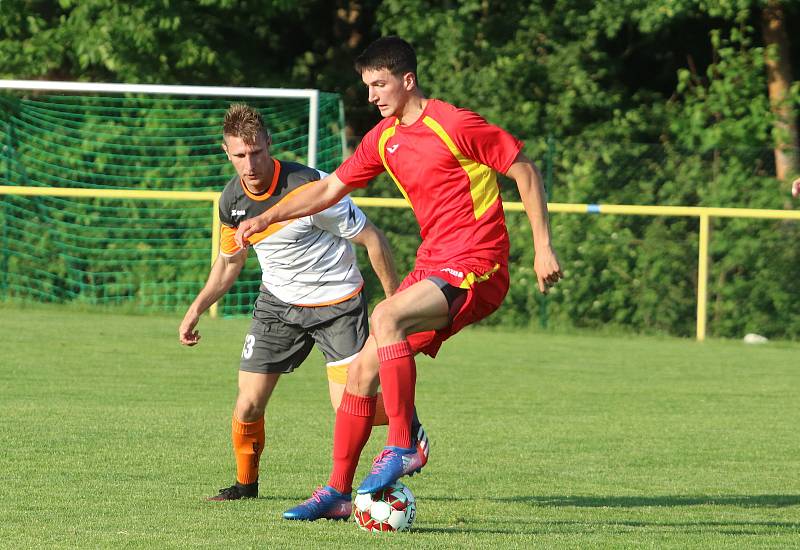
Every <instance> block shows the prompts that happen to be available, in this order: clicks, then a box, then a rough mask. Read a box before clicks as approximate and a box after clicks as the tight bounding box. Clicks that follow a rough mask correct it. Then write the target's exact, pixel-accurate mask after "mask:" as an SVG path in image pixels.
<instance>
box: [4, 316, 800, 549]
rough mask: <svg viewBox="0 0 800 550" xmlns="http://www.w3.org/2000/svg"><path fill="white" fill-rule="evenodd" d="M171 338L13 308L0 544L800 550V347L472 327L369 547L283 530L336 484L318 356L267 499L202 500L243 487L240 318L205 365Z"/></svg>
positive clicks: (294, 401)
mask: <svg viewBox="0 0 800 550" xmlns="http://www.w3.org/2000/svg"><path fill="white" fill-rule="evenodd" d="M178 322H179V318H177V317H176V318H164V317H143V316H124V315H109V314H100V313H81V312H75V311H70V310H66V309H59V308H49V307H36V308H24V309H21V308H18V307H16V306H9V305H5V306H2V305H0V346H2V347H0V546H2V547H6V548H26V547H41V548H44V547H47V548H53V547H62V548H65V547H66V548H74V547H126V548H140V547H141V548H167V547H173V548H179V547H215V548H239V547H244V548H250V547H253V548H255V547H259V548H306V547H307V548H311V547H315V548H362V547H365V546H368V547H387V548H493V549H494V548H530V547H549V548H554V547H557V548H578V547H581V548H595V547H614V548H619V547H637V548H640V547H655V548H664V547H699V546H703V547H708V548H720V547H729V548H752V547H772V548H785V547H791V546H798V545H800V435H799V434H798V427H799V426H800V406H798V405H799V404H800V345H798V344H797V343H769V344H767V345H763V346H746V345H744V344H742V343H740V342H729V341H710V342H706V343H704V344H698V343H696V342H693V341H689V340H679V339H668V338H663V339H660V338H644V337H633V336H620V337H615V336H592V335H549V334H541V333H526V332H499V331H490V330H481V329H474V330H467V331H465V332H464V333H462V334H460V335H459V336H458V337H456V338H455V339H454V340H453V341H451V342H450V343H449V344H448V345H447V346H446V347H445V349H444V350H443V351H442V353H441V355H440V357H439V358H438V359H437V360H436V361H430V360H428V359H422V360H420V361H419V381H418V386H417V395H418V398H417V404H418V408H419V412H420V416H421V418H422V420H423V422H424V423H425V425H426V427H427V429H428V432H429V434H430V436H431V449H432V450H431V462H430V463H429V465H428V466H427V468H426V469H425V470H424V471H423V473H422V475H420V476H416V477H414V478H411V479H410V480H408V485H409V486H410V487H411V489H412V490H413V491H414V493H415V494H416V496H417V499H418V517H417V523H416V524H415V530H414V531H413V532H411V533H398V534H394V535H391V534H389V535H370V534H368V533H363V532H361V531H359V530H358V529H357V528H356V526H355V524H354V523H353V522H346V523H334V522H316V523H310V524H309V523H295V522H287V521H284V520H282V519H281V513H282V512H283V510H284V509H286V508H288V507H289V506H292V505H294V504H296V503H297V502H299V501H300V500H302V499H304V498H306V497H307V496H308V495H309V493H310V492H311V490H312V489H313V488H314V487H315V486H316V485H317V484H320V483H322V482H324V481H325V480H326V479H327V473H328V470H329V463H330V459H329V456H330V452H331V451H330V448H331V437H332V435H331V431H332V426H333V412H332V411H331V409H330V404H329V403H328V400H327V390H326V381H325V380H326V379H325V374H324V369H323V368H322V367H321V363H322V362H321V356H320V355H318V354H317V353H316V352H315V353H314V354H312V356H311V358H310V359H309V361H307V362H306V364H305V365H304V366H303V367H302V368H301V369H300V370H299V371H298V372H296V373H295V374H293V375H291V376H287V377H286V378H285V379H284V380H283V381H282V382H281V384H280V385H279V386H278V388H277V390H276V393H275V395H274V396H273V399H272V402H271V403H270V406H269V408H268V413H267V450H266V452H265V455H264V457H263V458H262V480H261V495H262V496H261V497H260V498H259V499H257V500H250V501H239V502H228V503H209V502H205V501H204V497H205V496H207V495H211V494H215V493H216V491H217V490H218V489H219V488H220V487H223V486H225V485H229V484H230V483H231V482H232V481H233V476H234V466H233V458H232V455H231V450H230V434H229V426H230V414H231V410H232V407H233V401H234V397H235V393H236V369H237V366H238V356H239V353H240V350H241V343H242V338H243V334H244V331H245V330H246V327H247V321H246V320H219V321H213V320H209V319H204V320H203V321H202V323H201V325H200V330H201V333H202V334H203V337H204V338H203V341H202V342H201V343H200V345H199V346H197V347H195V348H192V349H189V348H182V347H181V346H180V345H179V344H178V343H177V336H176V334H177V325H178ZM384 435H385V428H379V429H376V431H375V433H374V437H373V440H372V441H371V442H370V445H369V446H368V448H367V449H366V451H365V456H364V458H363V461H362V465H361V468H360V470H359V473H358V474H357V478H360V477H361V475H362V474H363V473H364V472H365V470H366V467H367V466H368V462H369V459H371V458H372V455H373V454H374V453H375V452H376V451H377V450H378V448H379V446H380V445H381V444H382V440H383V437H384ZM356 482H358V479H357V480H356Z"/></svg>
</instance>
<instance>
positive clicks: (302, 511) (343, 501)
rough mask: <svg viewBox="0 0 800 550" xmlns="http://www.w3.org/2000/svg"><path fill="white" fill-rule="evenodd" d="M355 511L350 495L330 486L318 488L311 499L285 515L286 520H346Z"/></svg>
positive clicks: (287, 511)
mask: <svg viewBox="0 0 800 550" xmlns="http://www.w3.org/2000/svg"><path fill="white" fill-rule="evenodd" d="M352 511H353V503H352V501H351V497H350V495H349V494H344V493H340V492H339V491H337V490H336V489H334V488H333V487H331V486H330V485H326V486H325V487H317V489H316V490H315V491H314V492H313V493H312V494H311V498H309V499H308V500H306V501H305V502H302V503H300V504H298V505H297V506H295V507H294V508H290V509H289V510H286V511H285V512H284V513H283V518H284V519H294V520H301V521H316V520H318V519H334V520H345V519H348V518H349V517H350V513H351V512H352Z"/></svg>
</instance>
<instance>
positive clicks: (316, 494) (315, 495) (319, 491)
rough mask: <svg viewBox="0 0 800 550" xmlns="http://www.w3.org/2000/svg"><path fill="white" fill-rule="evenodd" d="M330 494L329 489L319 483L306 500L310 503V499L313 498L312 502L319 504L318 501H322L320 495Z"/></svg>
mask: <svg viewBox="0 0 800 550" xmlns="http://www.w3.org/2000/svg"><path fill="white" fill-rule="evenodd" d="M330 494H331V492H330V491H329V490H327V489H326V488H325V487H323V486H322V485H320V486H319V487H317V488H316V489H314V492H313V493H311V497H310V498H309V499H307V500H306V502H307V503H309V504H311V501H312V500H313V501H314V502H316V503H317V504H319V503H321V502H322V497H324V496H328V495H330Z"/></svg>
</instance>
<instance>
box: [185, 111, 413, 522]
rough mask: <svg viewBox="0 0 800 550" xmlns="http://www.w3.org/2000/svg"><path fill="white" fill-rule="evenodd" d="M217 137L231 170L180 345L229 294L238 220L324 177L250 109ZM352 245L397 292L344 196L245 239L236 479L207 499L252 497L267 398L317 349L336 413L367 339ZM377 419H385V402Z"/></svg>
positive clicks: (195, 337)
mask: <svg viewBox="0 0 800 550" xmlns="http://www.w3.org/2000/svg"><path fill="white" fill-rule="evenodd" d="M223 139H224V142H223V146H222V147H223V149H224V151H225V153H226V154H227V156H228V159H229V160H230V161H231V163H232V164H233V166H234V167H235V168H236V173H237V174H236V176H234V177H233V178H232V179H231V180H230V181H229V182H228V184H227V185H226V186H225V189H224V190H223V192H222V195H221V196H220V202H219V217H220V221H221V222H222V235H221V243H220V255H219V257H218V258H217V260H216V261H215V262H214V265H213V267H212V268H211V272H210V274H209V277H208V281H207V282H206V284H205V286H204V287H203V289H202V290H201V291H200V293H199V294H198V295H197V297H196V298H195V300H194V301H193V302H192V305H191V306H190V307H189V309H188V310H187V312H186V315H185V316H184V318H183V321H182V322H181V325H180V327H179V329H178V336H179V339H180V342H181V344H184V345H186V346H194V345H195V344H197V343H198V342H199V341H200V334H199V332H198V331H197V330H196V329H195V328H196V326H197V323H198V321H199V319H200V315H202V313H203V312H205V311H206V310H207V309H208V308H209V307H210V306H211V305H212V304H213V303H215V302H216V301H217V300H219V298H221V297H222V296H223V295H224V294H225V293H226V292H227V291H228V289H230V287H231V286H232V285H233V283H234V282H235V281H236V279H237V277H238V276H239V273H240V272H241V269H242V267H243V266H244V263H245V260H246V259H247V250H246V249H244V250H243V249H242V248H240V247H239V246H237V245H236V243H235V241H234V238H233V237H234V234H235V232H236V228H237V227H238V225H239V223H240V222H241V221H242V220H246V219H249V218H251V217H254V216H257V215H259V214H261V213H262V212H264V211H266V210H267V209H268V208H270V207H271V206H274V205H275V204H278V203H279V202H280V201H281V200H283V199H284V198H285V197H286V196H288V195H289V194H291V193H292V192H293V191H295V190H297V189H299V188H300V187H302V186H303V185H304V184H306V183H308V182H311V181H316V180H318V179H320V177H323V176H324V175H325V174H323V173H320V172H318V171H317V170H315V169H313V168H309V167H307V166H303V165H301V164H297V163H293V162H281V161H279V160H278V159H275V158H273V157H272V156H271V155H270V151H269V147H270V144H271V139H270V136H269V132H268V130H267V129H266V126H265V125H264V121H263V119H262V117H261V115H260V114H259V113H258V111H256V110H255V109H253V108H252V107H250V106H248V105H244V104H234V105H231V107H230V108H229V109H228V111H227V112H226V114H225V120H224V124H223ZM350 242H354V243H356V244H358V245H361V246H364V247H365V248H366V250H367V253H368V255H369V259H370V263H371V264H372V268H373V270H374V271H375V273H376V275H377V276H378V278H379V280H380V282H381V285H382V286H383V290H384V293H385V294H386V296H387V297H389V296H391V295H393V294H394V293H395V291H396V290H397V286H398V280H397V275H396V272H395V267H394V262H393V259H392V255H391V252H390V250H389V247H388V244H387V242H386V238H385V236H384V235H383V233H381V231H380V230H378V229H377V228H376V227H375V226H374V225H373V224H372V223H370V221H369V220H368V219H367V218H366V216H365V215H364V213H363V212H361V210H359V209H358V207H357V206H356V205H355V204H353V202H352V201H351V200H350V199H349V198H347V197H345V198H343V199H342V200H341V201H339V202H338V203H336V204H334V205H333V206H331V207H330V208H328V209H327V210H324V211H322V212H320V213H318V214H314V215H312V216H305V217H302V218H299V219H295V220H290V221H289V222H282V223H279V224H275V225H274V226H270V227H268V228H267V229H266V230H265V231H263V232H261V233H259V234H258V235H255V236H253V237H251V238H250V244H251V245H252V246H253V248H254V249H255V251H256V254H257V256H258V260H259V263H260V264H261V270H262V284H261V287H260V293H259V296H258V299H257V301H256V303H255V307H254V309H253V320H252V323H251V325H250V329H249V330H248V333H247V335H246V336H245V341H244V347H243V349H242V356H241V362H240V366H239V394H238V397H237V399H236V406H235V408H234V411H233V419H232V425H231V438H232V441H233V450H234V455H235V458H236V483H235V484H234V485H232V486H231V487H226V488H224V489H221V490H220V492H219V494H218V495H216V496H213V497H210V498H209V500H237V499H240V498H249V497H257V496H258V476H259V462H260V457H261V453H262V451H263V450H264V441H265V435H264V413H265V410H266V406H267V402H268V401H269V398H270V395H271V394H272V391H273V389H274V388H275V385H276V384H277V383H278V380H279V378H280V376H281V374H284V373H289V372H292V371H293V370H294V369H295V368H297V367H298V366H300V364H301V363H302V362H303V361H304V360H305V359H306V357H307V356H308V354H309V352H310V351H311V348H312V347H313V346H314V344H316V345H317V346H318V347H319V348H320V350H321V351H322V353H323V354H324V355H325V359H326V361H327V373H328V386H329V393H330V399H331V404H332V405H333V408H334V409H337V408H338V406H339V403H340V401H341V399H342V393H343V391H344V384H345V381H346V380H347V365H348V364H349V362H350V361H351V360H352V359H353V358H354V357H355V356H356V354H358V352H359V351H360V350H361V348H362V347H363V346H364V343H365V342H366V340H367V337H368V314H367V304H366V300H365V298H364V293H363V291H362V290H363V285H364V281H363V279H362V277H361V273H360V272H359V270H358V266H357V265H356V255H355V253H354V250H353V247H352V245H351V244H350ZM373 422H374V423H375V424H386V423H388V417H387V416H386V413H385V410H383V407H382V406H380V407H378V410H377V411H376V413H375V416H374V419H373ZM415 433H416V434H417V435H418V444H419V445H420V446H421V448H424V449H425V451H426V452H425V457H426V459H427V441H426V438H425V436H424V431H422V428H421V426H419V423H418V422H416V432H415ZM426 461H427V460H426ZM348 505H349V503H347V504H343V507H347V506H348ZM349 513H350V509H349V508H348V509H347V510H344V509H341V510H335V511H333V515H334V516H335V517H336V519H342V517H346V516H349Z"/></svg>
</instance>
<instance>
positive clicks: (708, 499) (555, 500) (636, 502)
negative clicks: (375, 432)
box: [442, 495, 800, 508]
mask: <svg viewBox="0 0 800 550" xmlns="http://www.w3.org/2000/svg"><path fill="white" fill-rule="evenodd" d="M442 500H448V499H442ZM488 500H490V501H492V502H508V503H514V502H519V503H523V504H530V505H531V506H542V507H576V508H645V507H667V508H671V507H680V506H704V505H710V506H740V507H743V508H785V507H787V506H797V505H800V495H719V496H709V495H666V496H631V497H622V496H512V497H503V498H490V499H488Z"/></svg>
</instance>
